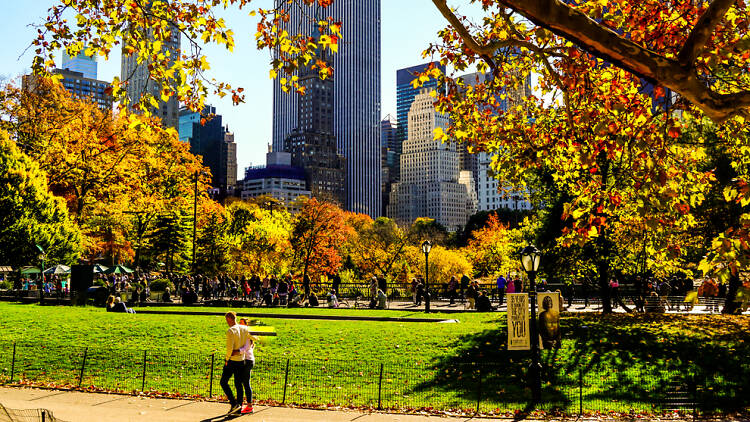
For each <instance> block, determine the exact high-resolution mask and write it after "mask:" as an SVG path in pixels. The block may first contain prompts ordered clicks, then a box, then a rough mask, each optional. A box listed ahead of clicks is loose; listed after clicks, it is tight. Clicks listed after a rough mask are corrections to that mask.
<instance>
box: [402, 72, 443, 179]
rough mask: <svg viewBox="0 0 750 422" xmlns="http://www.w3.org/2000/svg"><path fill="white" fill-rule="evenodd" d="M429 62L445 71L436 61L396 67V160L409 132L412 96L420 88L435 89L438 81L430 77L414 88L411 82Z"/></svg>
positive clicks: (417, 92)
mask: <svg viewBox="0 0 750 422" xmlns="http://www.w3.org/2000/svg"><path fill="white" fill-rule="evenodd" d="M430 64H435V66H437V68H438V69H440V71H442V72H443V73H445V66H442V65H441V64H440V63H438V62H432V63H424V64H419V65H416V66H412V67H407V68H404V69H398V70H397V71H396V121H397V124H398V130H397V132H396V140H395V141H396V143H395V145H394V152H395V154H396V160H398V157H399V155H401V144H402V143H403V142H404V140H405V139H406V137H407V135H408V134H409V118H408V114H409V110H410V109H411V103H412V102H414V97H415V96H416V95H417V94H419V92H420V90H423V89H427V90H433V89H434V90H437V89H438V81H437V80H435V79H430V80H429V81H427V82H425V83H424V85H422V86H421V87H419V88H414V86H413V85H412V84H411V82H412V81H413V80H414V78H415V76H414V75H416V74H417V73H420V72H424V70H425V69H427V67H428V66H429V65H430ZM394 177H395V179H396V180H398V178H399V176H398V174H396V175H395V176H394Z"/></svg>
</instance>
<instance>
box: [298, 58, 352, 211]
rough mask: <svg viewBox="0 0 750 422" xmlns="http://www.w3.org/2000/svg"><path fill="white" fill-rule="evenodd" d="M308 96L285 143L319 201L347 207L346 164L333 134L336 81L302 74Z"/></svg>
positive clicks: (306, 72)
mask: <svg viewBox="0 0 750 422" xmlns="http://www.w3.org/2000/svg"><path fill="white" fill-rule="evenodd" d="M299 83H300V85H302V86H304V87H305V95H304V96H301V97H300V98H299V100H298V101H297V127H296V128H295V129H294V130H293V131H292V133H290V134H289V136H287V137H286V139H285V140H284V151H286V152H289V153H291V154H292V165H293V166H296V167H302V168H303V169H305V175H306V180H307V189H308V190H310V192H311V193H312V196H313V197H315V198H318V199H323V200H326V201H331V202H335V203H337V204H339V205H340V206H343V205H344V204H345V196H344V195H345V191H344V189H345V186H346V185H345V182H346V166H345V164H346V161H345V160H344V157H343V156H342V155H341V154H339V153H338V148H337V146H336V136H335V135H334V133H333V115H334V112H333V80H332V78H328V79H325V80H321V79H320V78H319V77H318V74H317V72H316V71H314V70H309V69H305V70H303V71H301V76H300V80H299Z"/></svg>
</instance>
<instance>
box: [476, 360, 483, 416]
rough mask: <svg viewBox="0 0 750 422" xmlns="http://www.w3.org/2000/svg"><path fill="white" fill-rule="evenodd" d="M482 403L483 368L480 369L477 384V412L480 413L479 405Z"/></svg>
mask: <svg viewBox="0 0 750 422" xmlns="http://www.w3.org/2000/svg"><path fill="white" fill-rule="evenodd" d="M481 401H482V367H481V366H480V367H479V381H478V382H477V411H476V413H479V403H480V402H481Z"/></svg>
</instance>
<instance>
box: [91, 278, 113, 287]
mask: <svg viewBox="0 0 750 422" xmlns="http://www.w3.org/2000/svg"><path fill="white" fill-rule="evenodd" d="M93 285H94V286H102V287H106V288H109V283H108V282H107V280H103V279H100V278H99V279H96V280H94V284H93Z"/></svg>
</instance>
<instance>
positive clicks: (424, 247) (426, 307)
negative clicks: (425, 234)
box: [422, 240, 432, 313]
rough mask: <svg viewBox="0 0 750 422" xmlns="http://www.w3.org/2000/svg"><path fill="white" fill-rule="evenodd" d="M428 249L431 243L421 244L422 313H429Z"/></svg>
mask: <svg viewBox="0 0 750 422" xmlns="http://www.w3.org/2000/svg"><path fill="white" fill-rule="evenodd" d="M430 249H432V243H430V241H429V240H425V241H424V242H422V252H424V311H425V313H429V312H430V264H429V263H430V261H429V259H430Z"/></svg>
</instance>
